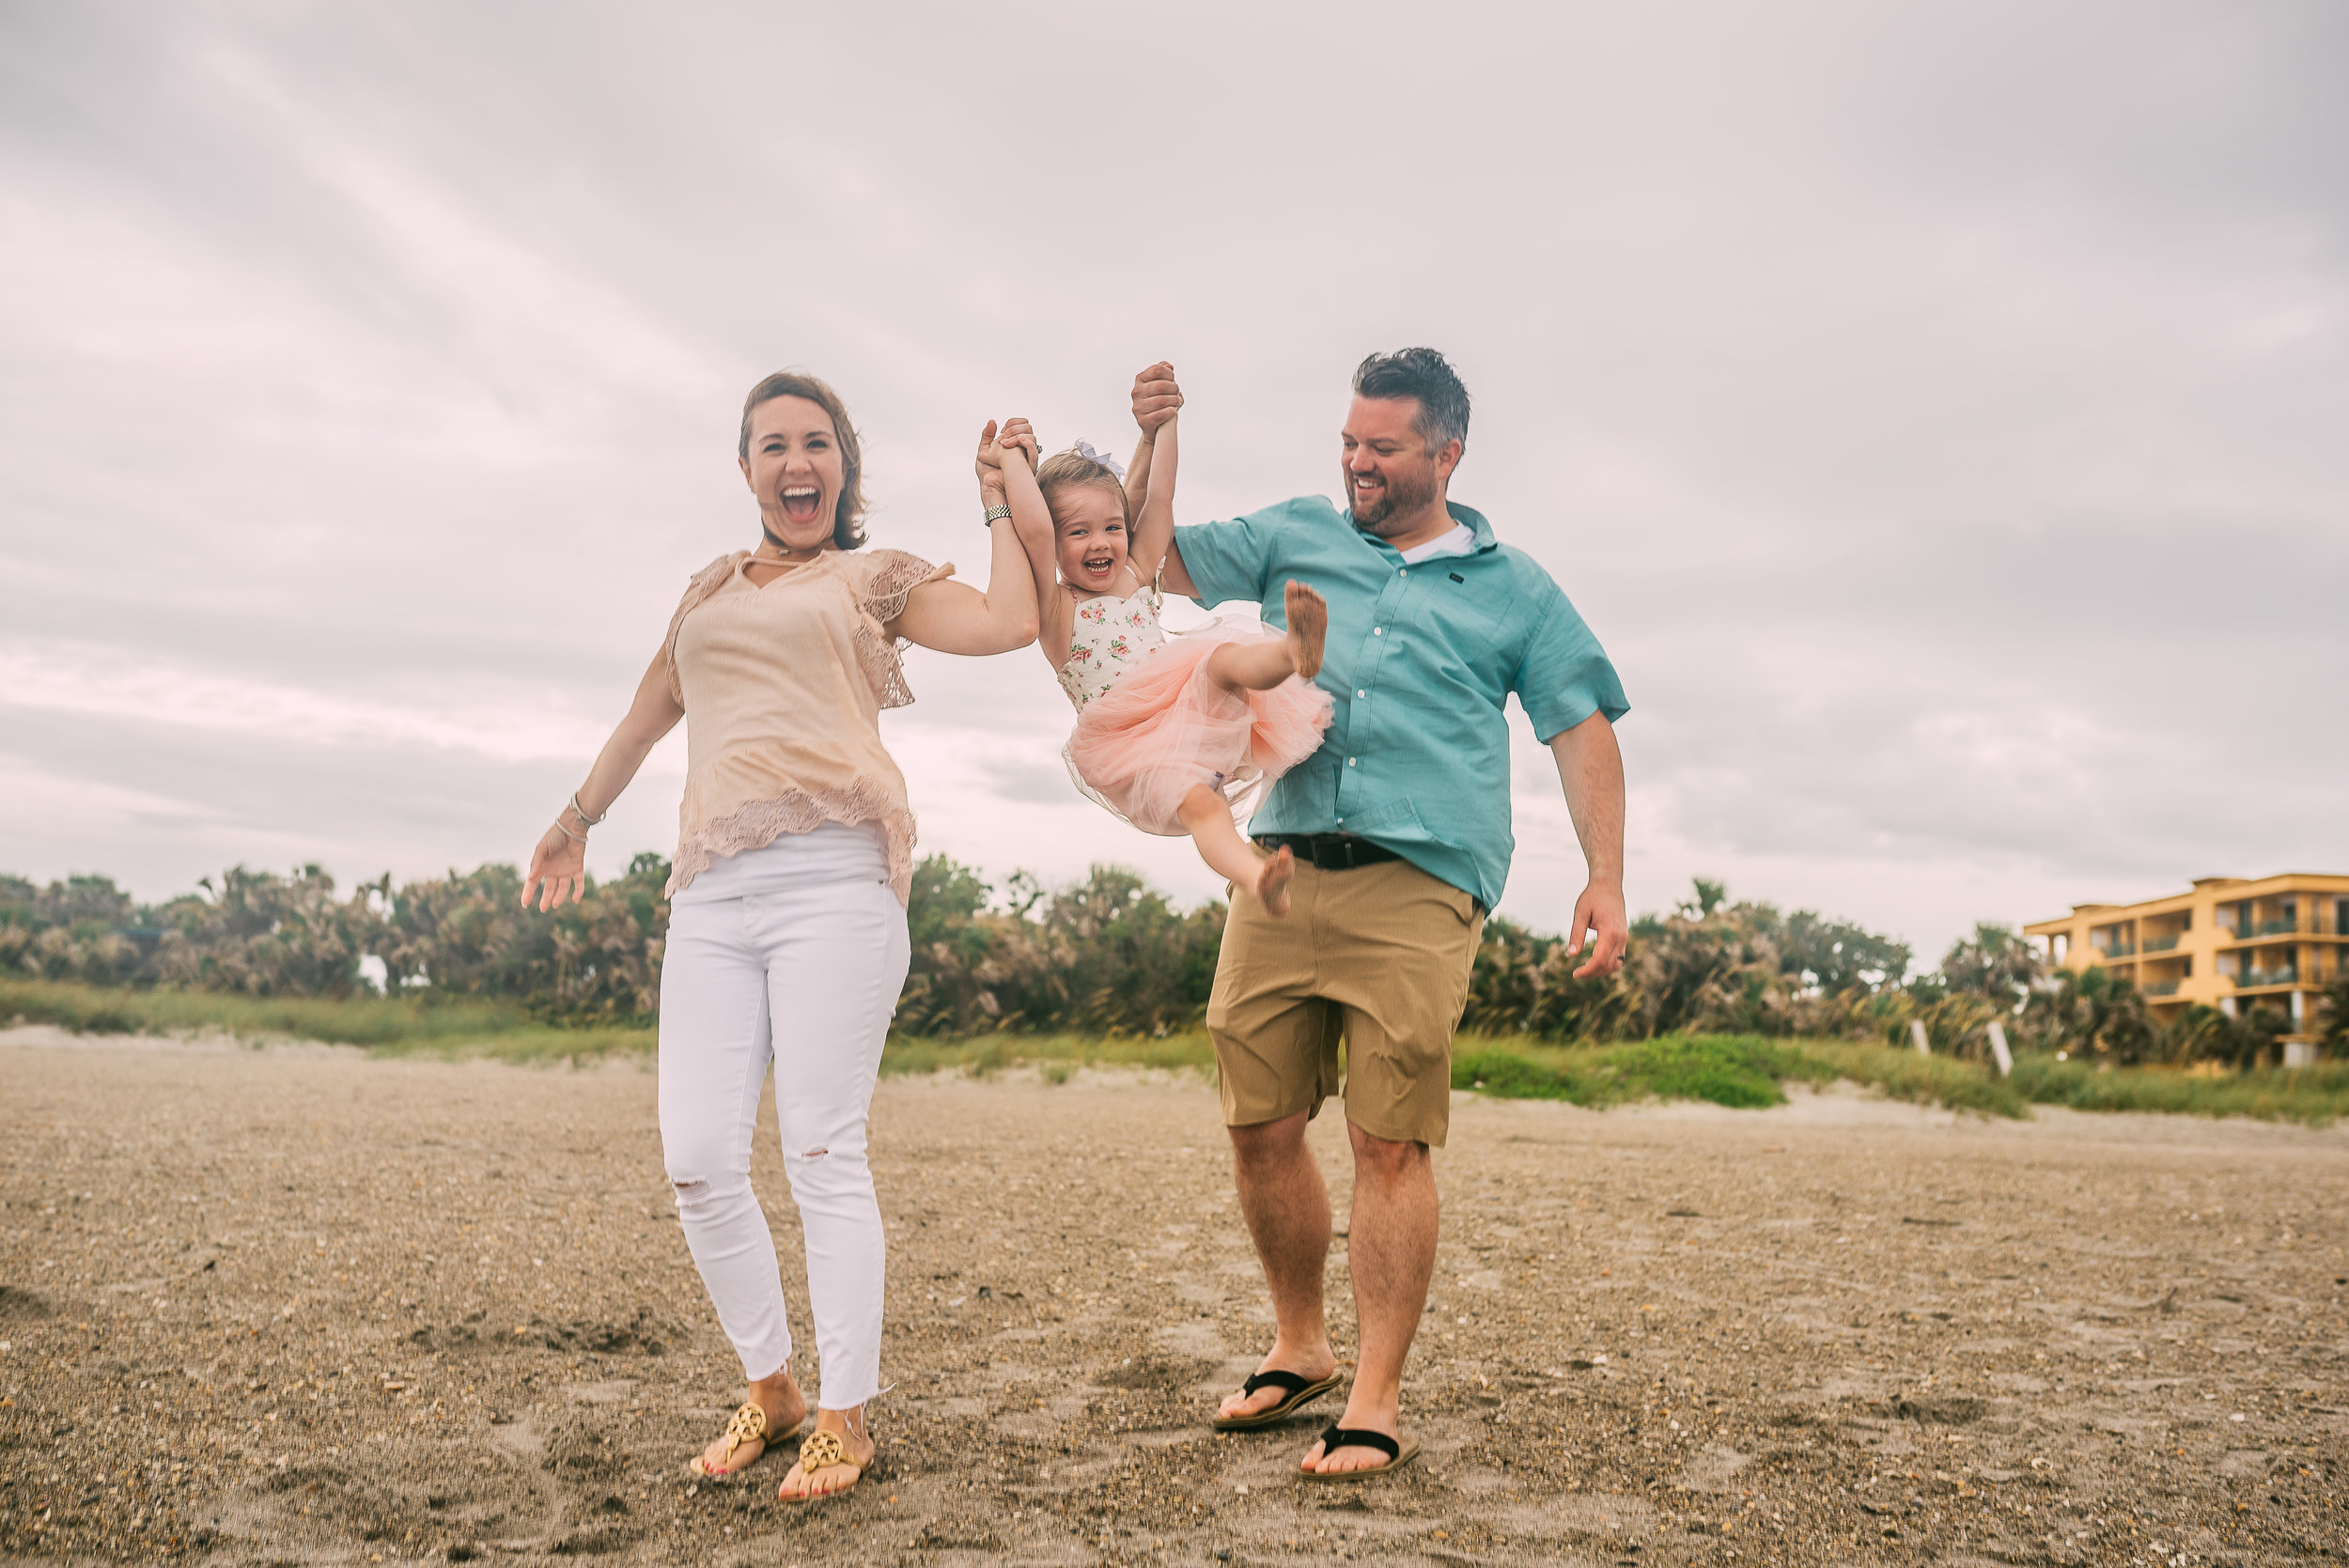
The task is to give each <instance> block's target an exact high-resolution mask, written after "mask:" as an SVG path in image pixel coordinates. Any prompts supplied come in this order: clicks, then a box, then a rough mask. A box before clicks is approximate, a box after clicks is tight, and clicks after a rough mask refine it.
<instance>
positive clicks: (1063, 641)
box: [989, 419, 1076, 675]
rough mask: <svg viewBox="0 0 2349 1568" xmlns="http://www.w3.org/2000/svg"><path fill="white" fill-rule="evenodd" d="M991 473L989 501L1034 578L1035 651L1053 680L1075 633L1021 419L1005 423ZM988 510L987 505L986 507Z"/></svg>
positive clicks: (1030, 435)
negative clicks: (1005, 510) (1001, 509)
mask: <svg viewBox="0 0 2349 1568" xmlns="http://www.w3.org/2000/svg"><path fill="white" fill-rule="evenodd" d="M996 456H997V462H996V465H995V468H994V470H993V474H994V482H995V488H996V496H995V500H996V501H999V502H1001V503H1002V504H1003V505H1007V506H1009V507H1010V508H1011V526H1012V529H1013V531H1014V532H1016V533H1017V534H1018V535H1019V544H1020V547H1021V548H1022V549H1024V550H1025V551H1027V552H1028V567H1029V569H1030V570H1031V571H1032V572H1033V573H1034V577H1035V607H1036V637H1035V646H1036V651H1037V652H1038V653H1041V654H1042V655H1043V656H1044V662H1045V663H1047V664H1049V665H1050V666H1051V667H1052V673H1053V674H1054V675H1058V674H1059V673H1060V667H1061V666H1062V665H1064V664H1066V663H1067V662H1068V634H1069V633H1070V632H1071V631H1072V630H1074V629H1075V627H1076V616H1075V613H1074V611H1075V607H1074V606H1073V605H1072V604H1071V603H1070V602H1069V598H1068V595H1067V594H1066V592H1065V591H1064V590H1063V589H1062V587H1061V585H1060V566H1059V560H1060V551H1059V548H1058V547H1059V539H1058V536H1057V535H1056V533H1055V531H1054V529H1053V526H1052V509H1051V507H1050V505H1047V504H1046V503H1045V500H1044V491H1043V490H1042V489H1039V488H1038V487H1037V485H1036V482H1035V471H1036V465H1037V464H1038V463H1039V462H1040V461H1042V458H1040V456H1039V455H1038V453H1037V449H1036V441H1035V432H1034V430H1033V429H1031V428H1030V427H1029V426H1028V422H1027V421H1026V420H1024V419H1006V420H1005V421H1003V434H1002V436H1001V437H999V438H998V444H997V452H996ZM989 505H993V503H989Z"/></svg>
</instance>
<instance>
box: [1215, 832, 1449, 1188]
mask: <svg viewBox="0 0 2349 1568" xmlns="http://www.w3.org/2000/svg"><path fill="white" fill-rule="evenodd" d="M1484 930H1485V916H1484V913H1483V911H1481V910H1480V909H1479V908H1477V906H1476V900H1475V899H1473V898H1471V897H1470V896H1469V894H1467V893H1463V892H1461V891H1460V890H1459V889H1458V888H1455V887H1454V886H1452V885H1451V884H1450V883H1449V882H1444V881H1439V880H1438V879H1437V878H1436V877H1430V876H1429V875H1428V874H1427V873H1426V872H1424V871H1422V870H1420V869H1419V867H1417V866H1415V865H1412V864H1411V863H1410V862H1408V861H1382V862H1379V863H1378V864H1377V865H1366V866H1359V867H1357V868H1355V869H1354V870H1351V871H1322V870H1318V869H1316V868H1315V867H1313V866H1310V865H1300V866H1299V867H1298V868H1297V878H1296V880H1295V881H1292V882H1291V883H1290V884H1289V912H1288V914H1287V915H1286V916H1284V917H1283V918H1280V919H1275V918H1274V917H1272V916H1271V915H1268V914H1267V913H1266V912H1265V908H1264V906H1263V905H1262V904H1260V903H1258V902H1257V901H1256V899H1255V898H1254V896H1253V895H1252V894H1250V893H1248V892H1246V891H1245V890H1243V889H1235V890H1233V893H1232V913H1231V919H1230V921H1229V923H1228V924H1225V926H1224V928H1223V953H1222V956H1221V958H1220V959H1219V960H1218V962H1217V964H1216V966H1215V990H1214V992H1213V993H1212V994H1211V995H1210V996H1209V998H1208V1001H1207V1032H1208V1034H1209V1035H1211V1036H1212V1037H1213V1038H1214V1040H1215V1061H1216V1068H1217V1075H1216V1076H1217V1079H1218V1080H1219V1082H1220V1084H1221V1088H1222V1092H1223V1121H1224V1124H1225V1125H1226V1126H1236V1127H1240V1126H1254V1125H1255V1124H1257V1123H1259V1122H1277V1121H1279V1120H1280V1119H1281V1118H1283V1117H1284V1116H1294V1115H1296V1114H1297V1113H1298V1112H1299V1111H1300V1110H1303V1111H1308V1112H1315V1113H1317V1112H1318V1111H1319V1110H1321V1102H1322V1101H1323V1100H1324V1099H1326V1098H1328V1097H1329V1096H1330V1095H1331V1094H1339V1093H1341V1092H1342V1093H1343V1094H1345V1096H1346V1120H1347V1121H1349V1122H1351V1123H1353V1124H1354V1125H1355V1126H1358V1127H1361V1129H1362V1130H1363V1131H1364V1132H1367V1133H1369V1134H1371V1135H1372V1136H1374V1137H1377V1138H1384V1139H1389V1140H1391V1141H1395V1142H1399V1143H1403V1142H1408V1143H1425V1144H1428V1145H1430V1146H1434V1147H1441V1145H1442V1143H1443V1141H1444V1133H1445V1131H1446V1129H1447V1128H1448V1127H1449V1126H1451V1121H1452V1032H1453V1031H1454V1030H1455V1029H1456V1028H1457V1027H1458V1026H1459V1022H1460V1010H1461V1009H1462V1008H1463V1007H1464V1006H1466V1005H1467V1003H1468V987H1469V970H1470V965H1471V964H1472V963H1473V962H1474V960H1475V957H1476V944H1477V942H1478V940H1479V939H1481V938H1482V937H1483V935H1484ZM1341 1039H1343V1040H1344V1041H1345V1043H1346V1058H1345V1065H1344V1068H1343V1069H1341V1067H1340V1064H1339V1058H1338V1043H1339V1041H1340V1040H1341ZM1341 1077H1343V1079H1344V1087H1343V1090H1341V1088H1340V1079H1341Z"/></svg>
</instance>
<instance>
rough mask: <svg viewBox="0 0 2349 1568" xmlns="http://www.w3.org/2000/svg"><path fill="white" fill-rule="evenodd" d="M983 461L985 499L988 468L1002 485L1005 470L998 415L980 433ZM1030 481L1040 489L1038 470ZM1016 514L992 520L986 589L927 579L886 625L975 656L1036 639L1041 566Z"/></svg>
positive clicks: (909, 636)
mask: <svg viewBox="0 0 2349 1568" xmlns="http://www.w3.org/2000/svg"><path fill="white" fill-rule="evenodd" d="M990 452H992V453H993V454H994V456H993V457H992V458H990ZM978 466H979V489H980V495H981V497H982V498H983V499H985V498H987V497H988V495H989V493H990V489H989V486H990V481H989V479H988V471H989V470H990V469H992V470H993V472H994V474H995V475H996V476H997V477H996V479H995V480H994V483H995V484H998V485H1000V484H1001V482H1002V478H1001V476H1002V474H1003V468H1002V457H1001V451H1000V448H998V447H997V445H996V428H995V422H994V421H993V420H989V421H988V425H987V428H986V430H985V431H984V432H983V433H982V434H981V435H980V437H979V464H978ZM1013 466H1017V465H1016V464H1015V465H1013ZM1028 484H1029V488H1030V489H1034V484H1035V480H1034V475H1030V476H1029V480H1028ZM996 493H1000V492H996ZM989 504H990V505H991V504H992V503H991V502H990V503H989ZM1016 517H1017V514H1016V513H1015V515H1014V517H1012V518H998V519H996V520H994V521H992V522H990V523H988V528H987V531H988V535H989V536H991V537H992V539H993V541H994V548H993V551H992V554H991V555H990V556H989V559H988V569H987V588H986V590H985V591H984V592H982V591H980V590H979V589H976V588H973V587H971V586H970V585H969V584H967V583H962V582H953V581H951V580H941V581H939V582H925V583H923V584H922V585H921V586H920V587H918V588H915V589H914V590H913V591H912V592H911V593H910V594H908V595H907V596H906V607H905V610H904V611H903V612H902V613H900V614H899V615H898V616H897V618H896V620H895V621H894V622H893V623H892V624H891V625H890V626H889V627H888V628H887V630H888V632H889V634H890V635H891V636H893V637H903V638H905V639H907V640H908V641H909V642H913V643H918V644H921V645H922V646H924V647H926V648H936V649H937V650H938V651H939V652H941V653H961V654H972V655H982V654H990V653H1009V652H1011V651H1012V649H1014V648H1024V647H1026V646H1027V645H1028V644H1030V643H1033V642H1034V641H1035V629H1036V579H1035V568H1034V566H1033V565H1032V564H1031V563H1030V561H1029V558H1028V551H1027V549H1026V547H1025V545H1024V544H1023V543H1022V541H1021V539H1020V537H1019V531H1018V527H1017V524H1016V521H1015V519H1016Z"/></svg>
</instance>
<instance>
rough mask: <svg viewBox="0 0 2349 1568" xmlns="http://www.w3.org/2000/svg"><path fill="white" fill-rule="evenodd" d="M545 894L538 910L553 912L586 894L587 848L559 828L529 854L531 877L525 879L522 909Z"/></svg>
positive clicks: (523, 882) (544, 838)
mask: <svg viewBox="0 0 2349 1568" xmlns="http://www.w3.org/2000/svg"><path fill="white" fill-rule="evenodd" d="M534 894H542V895H543V897H542V901H541V902H540V904H539V906H538V907H539V908H542V909H547V910H552V909H554V908H556V907H557V906H559V905H560V904H562V902H563V901H564V900H565V899H566V898H568V899H570V900H571V901H572V902H574V903H576V902H577V901H578V900H580V899H582V898H583V897H585V896H586V894H587V846H585V845H583V844H582V843H580V842H579V840H577V839H575V838H573V837H571V835H570V834H568V833H567V832H565V831H563V830H562V829H560V828H552V827H551V828H549V829H548V830H547V831H546V832H545V834H544V835H543V836H541V837H540V838H539V840H538V846H537V848H536V849H534V850H532V851H531V852H530V875H529V876H527V877H523V878H522V908H525V909H527V908H530V900H531V898H532V896H533V895H534Z"/></svg>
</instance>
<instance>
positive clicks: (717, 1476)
mask: <svg viewBox="0 0 2349 1568" xmlns="http://www.w3.org/2000/svg"><path fill="white" fill-rule="evenodd" d="M725 1438H726V1449H725V1452H723V1453H722V1454H720V1455H719V1456H718V1463H719V1465H721V1466H722V1467H723V1468H720V1469H714V1470H713V1469H711V1468H710V1467H708V1466H707V1465H705V1464H703V1463H702V1456H701V1455H700V1454H698V1453H697V1454H695V1455H693V1457H692V1459H690V1460H688V1461H687V1462H686V1465H685V1467H686V1469H688V1470H690V1471H691V1472H692V1473H693V1474H694V1475H697V1476H700V1477H701V1478H702V1479H703V1480H705V1481H723V1480H725V1479H726V1478H728V1477H729V1476H736V1475H739V1474H741V1473H742V1471H744V1470H747V1469H749V1468H750V1467H751V1465H755V1464H757V1463H758V1461H757V1460H756V1459H753V1460H752V1461H751V1462H750V1464H749V1465H742V1466H739V1467H738V1466H737V1465H736V1464H735V1463H734V1456H735V1454H736V1453H738V1452H740V1450H741V1447H742V1445H743V1444H744V1443H756V1444H758V1445H759V1452H760V1454H761V1455H764V1454H765V1452H766V1443H767V1412H766V1411H764V1410H762V1409H760V1408H759V1407H758V1401H756V1400H754V1399H753V1400H745V1401H743V1403H742V1408H740V1409H739V1410H737V1411H736V1412H735V1413H734V1418H733V1419H732V1420H731V1421H727V1422H726V1431H725Z"/></svg>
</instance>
